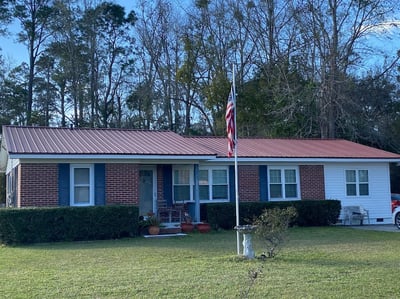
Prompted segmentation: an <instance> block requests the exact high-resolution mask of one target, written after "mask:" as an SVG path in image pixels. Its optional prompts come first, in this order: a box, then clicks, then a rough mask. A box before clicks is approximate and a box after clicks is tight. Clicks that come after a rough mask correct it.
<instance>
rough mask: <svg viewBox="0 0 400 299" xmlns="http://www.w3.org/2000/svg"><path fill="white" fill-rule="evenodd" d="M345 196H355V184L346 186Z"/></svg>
mask: <svg viewBox="0 0 400 299" xmlns="http://www.w3.org/2000/svg"><path fill="white" fill-rule="evenodd" d="M346 194H347V195H348V196H356V195H357V191H356V184H346Z"/></svg>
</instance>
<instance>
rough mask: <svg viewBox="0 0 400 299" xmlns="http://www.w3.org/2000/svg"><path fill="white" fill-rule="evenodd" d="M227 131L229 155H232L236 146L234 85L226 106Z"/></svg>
mask: <svg viewBox="0 0 400 299" xmlns="http://www.w3.org/2000/svg"><path fill="white" fill-rule="evenodd" d="M225 120H226V133H227V134H228V157H229V158H230V157H232V156H233V153H234V148H235V143H236V140H235V129H236V126H235V93H234V90H233V87H231V92H230V93H229V97H228V105H227V106H226V114H225Z"/></svg>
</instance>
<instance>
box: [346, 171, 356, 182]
mask: <svg viewBox="0 0 400 299" xmlns="http://www.w3.org/2000/svg"><path fill="white" fill-rule="evenodd" d="M355 181H356V171H355V170H346V182H348V183H353V182H355Z"/></svg>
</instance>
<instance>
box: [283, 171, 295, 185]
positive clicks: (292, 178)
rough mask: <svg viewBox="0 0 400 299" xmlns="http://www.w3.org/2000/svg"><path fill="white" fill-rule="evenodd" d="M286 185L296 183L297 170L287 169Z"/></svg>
mask: <svg viewBox="0 0 400 299" xmlns="http://www.w3.org/2000/svg"><path fill="white" fill-rule="evenodd" d="M285 183H296V170H294V169H285Z"/></svg>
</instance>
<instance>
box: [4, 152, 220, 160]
mask: <svg viewBox="0 0 400 299" xmlns="http://www.w3.org/2000/svg"><path fill="white" fill-rule="evenodd" d="M10 158H12V159H37V160H46V159H49V160H58V159H60V160H62V159H74V160H210V159H215V158H216V156H212V155H148V154H146V155H135V154H132V155H131V154H127V155H121V154H13V153H11V154H10Z"/></svg>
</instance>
